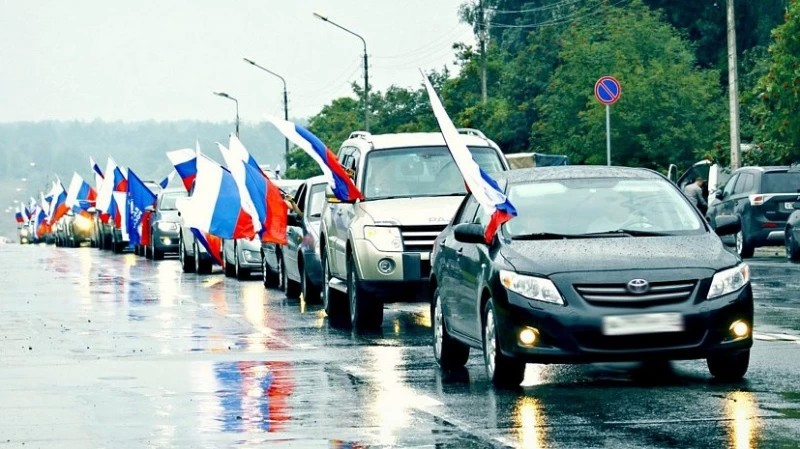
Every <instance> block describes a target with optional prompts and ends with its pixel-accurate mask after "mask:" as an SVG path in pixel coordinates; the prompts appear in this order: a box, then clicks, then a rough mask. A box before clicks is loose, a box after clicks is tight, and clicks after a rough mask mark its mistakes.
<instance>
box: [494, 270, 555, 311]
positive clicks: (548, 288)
mask: <svg viewBox="0 0 800 449" xmlns="http://www.w3.org/2000/svg"><path fill="white" fill-rule="evenodd" d="M500 282H501V283H502V284H503V287H505V288H507V289H508V290H511V291H512V292H514V293H518V294H520V295H522V296H524V297H526V298H528V299H534V300H536V301H543V302H549V303H551V304H559V305H562V306H563V305H564V298H563V297H561V293H559V292H558V289H557V288H556V286H555V284H553V282H552V281H551V280H549V279H545V278H540V277H535V276H525V275H522V274H518V273H514V272H513V271H506V270H500Z"/></svg>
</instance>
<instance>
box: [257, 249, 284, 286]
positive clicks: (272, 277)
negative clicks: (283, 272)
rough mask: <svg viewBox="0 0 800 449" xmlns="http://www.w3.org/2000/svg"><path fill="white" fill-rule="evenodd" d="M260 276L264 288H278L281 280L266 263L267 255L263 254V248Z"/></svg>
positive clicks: (262, 251)
mask: <svg viewBox="0 0 800 449" xmlns="http://www.w3.org/2000/svg"><path fill="white" fill-rule="evenodd" d="M261 278H262V280H263V281H264V288H278V287H279V286H280V284H281V280H280V278H279V277H278V273H276V272H274V271H272V269H271V268H270V267H269V265H267V256H265V255H264V250H263V249H262V250H261Z"/></svg>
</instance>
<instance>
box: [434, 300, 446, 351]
mask: <svg viewBox="0 0 800 449" xmlns="http://www.w3.org/2000/svg"><path fill="white" fill-rule="evenodd" d="M443 321H444V314H443V313H442V300H441V298H440V297H439V295H436V306H435V307H434V309H433V335H434V340H433V351H434V354H435V355H436V359H437V360H441V358H442V341H443V340H444V326H443V324H444V323H443Z"/></svg>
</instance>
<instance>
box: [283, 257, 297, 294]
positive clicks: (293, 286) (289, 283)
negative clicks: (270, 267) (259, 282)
mask: <svg viewBox="0 0 800 449" xmlns="http://www.w3.org/2000/svg"><path fill="white" fill-rule="evenodd" d="M280 265H281V276H282V280H281V285H282V286H283V291H284V292H285V293H286V297H287V298H290V299H297V298H299V297H300V293H302V291H301V286H300V284H299V283H298V282H296V281H293V280H291V279H289V273H288V272H287V271H286V262H285V261H284V259H283V255H281V258H280Z"/></svg>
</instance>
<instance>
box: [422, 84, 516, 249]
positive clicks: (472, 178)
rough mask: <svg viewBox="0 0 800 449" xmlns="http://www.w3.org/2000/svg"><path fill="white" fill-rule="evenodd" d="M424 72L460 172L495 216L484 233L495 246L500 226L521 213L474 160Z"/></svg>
mask: <svg viewBox="0 0 800 449" xmlns="http://www.w3.org/2000/svg"><path fill="white" fill-rule="evenodd" d="M420 73H422V79H423V80H424V82H425V89H426V90H427V91H428V97H429V98H430V102H431V108H432V109H433V114H434V115H435V116H436V121H437V122H438V123H439V129H440V130H441V132H442V137H444V141H445V143H446V144H447V148H448V149H449V150H450V153H451V154H452V155H453V159H454V160H455V162H456V167H458V171H460V172H461V176H462V177H463V178H464V181H465V182H466V184H467V188H468V189H469V191H470V192H471V193H472V195H473V196H474V197H475V199H476V200H477V201H478V204H480V205H481V207H483V210H484V211H486V212H487V213H489V214H490V215H491V219H490V220H489V223H488V224H487V225H486V229H485V230H484V238H485V239H486V243H491V242H492V240H493V239H494V236H495V234H496V233H497V229H498V228H499V227H500V225H502V224H503V223H505V222H507V221H508V220H510V219H511V218H513V217H515V216H516V215H517V210H516V209H515V208H514V206H513V205H512V204H511V202H510V201H508V198H506V196H505V194H504V193H503V192H502V191H501V190H500V186H498V185H497V182H496V181H495V180H494V179H492V178H491V177H490V176H489V175H487V174H486V172H484V171H483V169H482V168H481V167H480V166H479V165H478V163H477V162H475V160H474V159H472V153H470V152H469V149H468V148H467V145H466V144H465V143H464V140H463V139H462V138H461V135H460V134H459V133H458V130H457V129H456V126H455V125H454V124H453V122H452V120H450V117H449V116H448V115H447V111H445V109H444V106H442V102H441V100H440V99H439V96H438V95H437V94H436V91H435V90H434V89H433V86H432V85H431V82H430V80H429V79H428V77H427V76H426V75H425V73H424V72H422V70H420Z"/></svg>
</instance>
